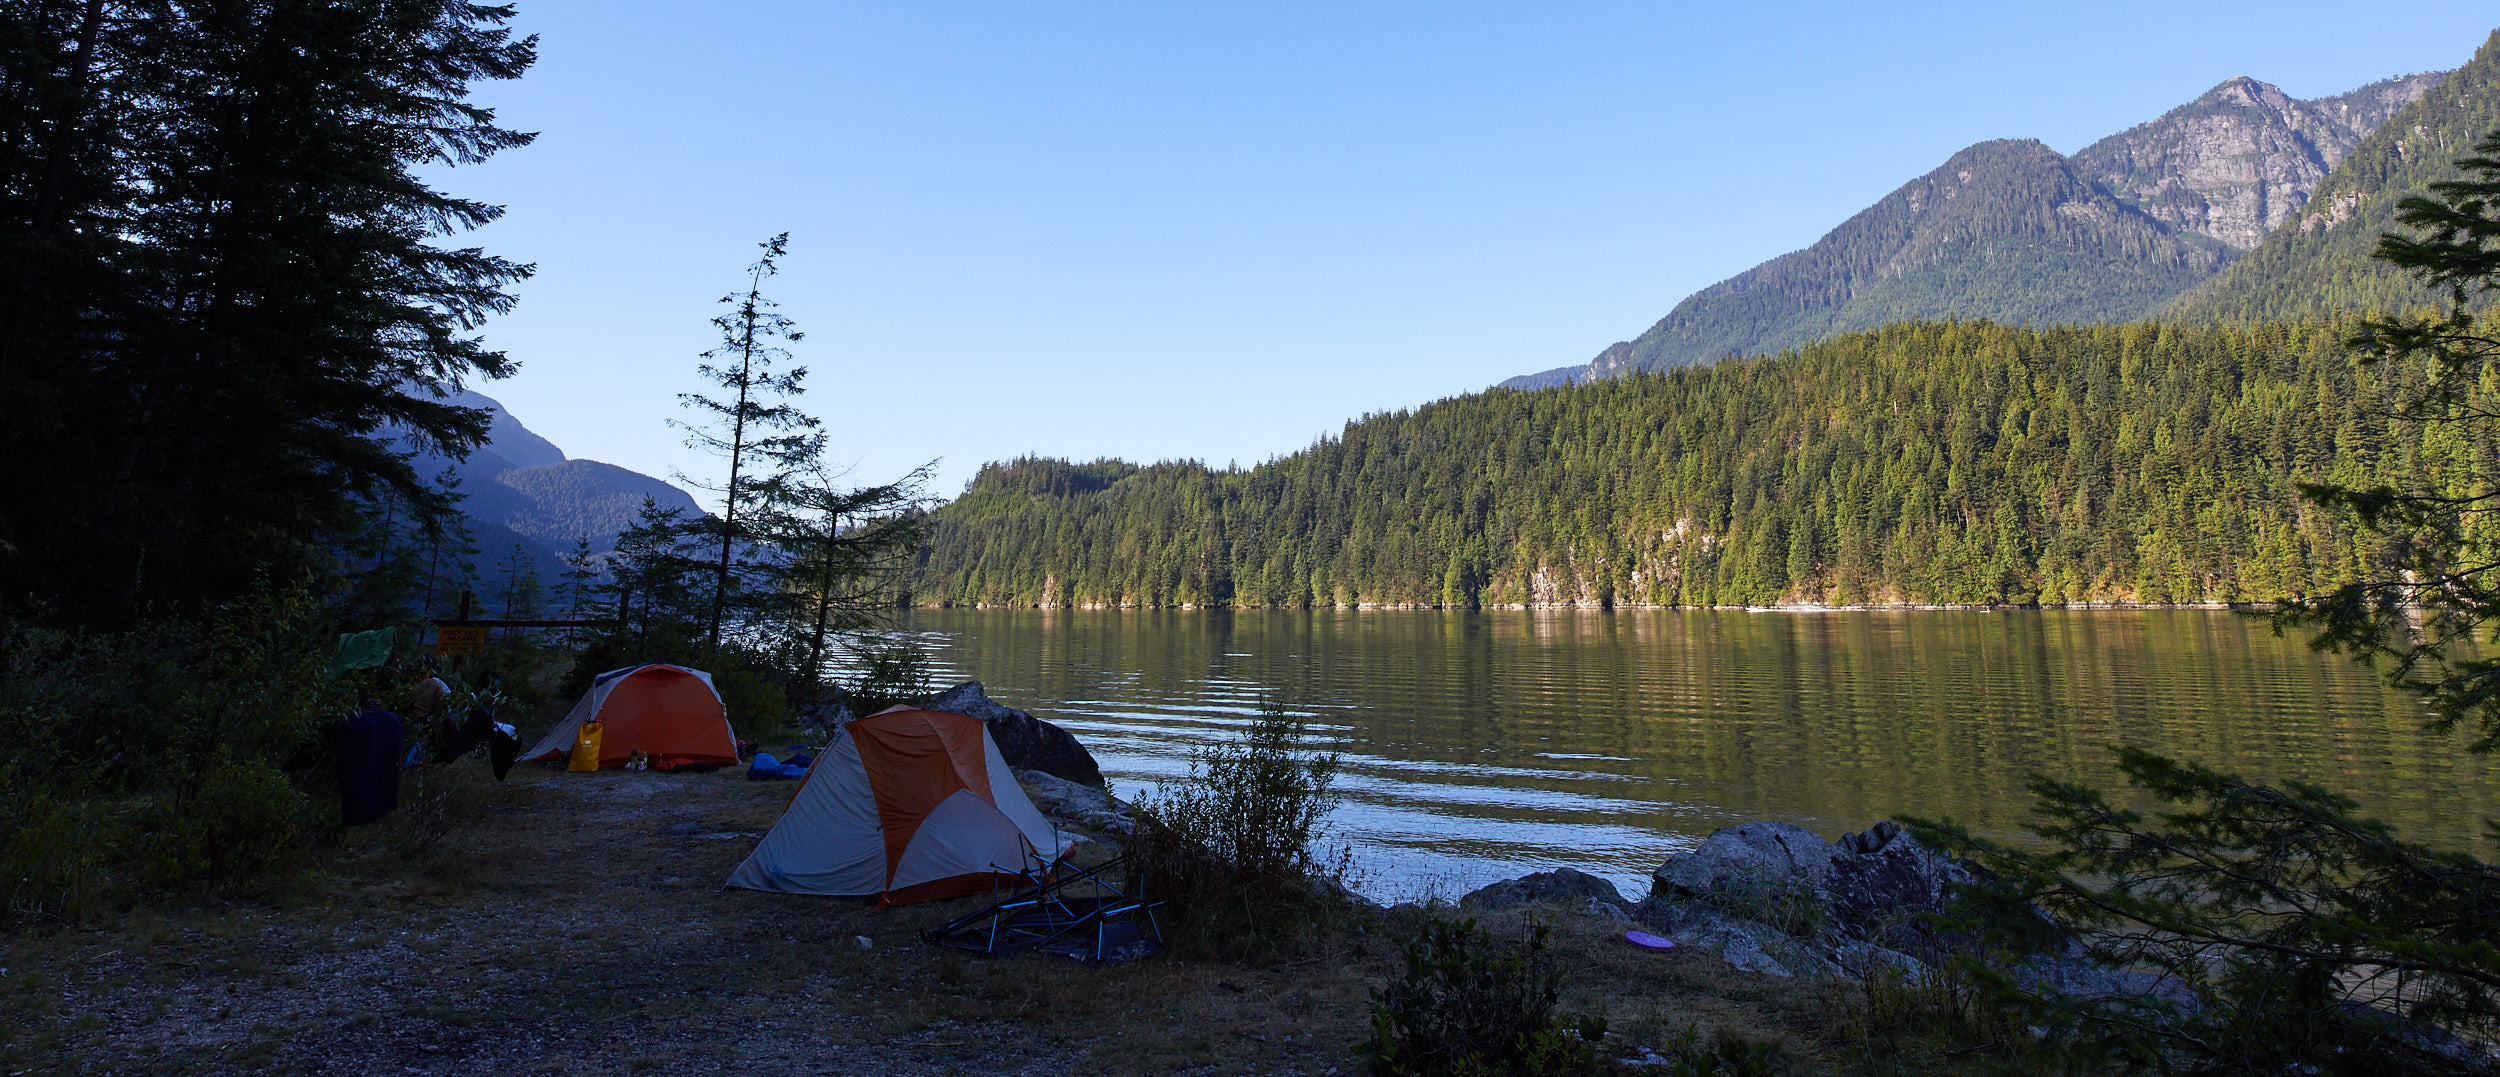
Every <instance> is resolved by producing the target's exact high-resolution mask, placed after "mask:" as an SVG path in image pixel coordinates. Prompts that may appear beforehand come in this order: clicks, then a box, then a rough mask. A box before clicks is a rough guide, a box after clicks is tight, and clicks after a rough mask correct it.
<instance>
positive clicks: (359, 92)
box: [0, 0, 535, 625]
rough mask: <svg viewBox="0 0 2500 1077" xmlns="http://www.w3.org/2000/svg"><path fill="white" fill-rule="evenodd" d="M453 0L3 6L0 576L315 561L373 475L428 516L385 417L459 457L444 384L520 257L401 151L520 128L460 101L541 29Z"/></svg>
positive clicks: (366, 500)
mask: <svg viewBox="0 0 2500 1077" xmlns="http://www.w3.org/2000/svg"><path fill="white" fill-rule="evenodd" d="M511 16H512V10H511V9H510V8H506V7H491V6H482V5H476V4H470V3H461V2H453V0H387V2H375V3H355V4H340V3H329V2H322V0H251V2H246V0H193V2H184V3H173V2H170V0H120V2H114V3H109V4H107V3H100V2H98V0H38V2H32V3H22V4H10V5H6V6H4V7H0V414H5V415H7V416H9V418H10V421H9V422H7V423H4V424H0V470H5V471H6V472H7V473H8V474H9V476H10V481H9V482H7V483H5V484H0V549H6V550H8V551H9V553H8V554H7V555H6V556H5V557H0V593H6V594H9V595H12V596H22V595H27V594H36V595H42V596H45V598H46V600H47V605H48V606H49V607H50V608H51V610H52V612H53V616H55V617H57V618H59V619H61V620H63V621H68V622H73V623H83V624H98V625H101V624H111V623H115V622H121V621H127V620H129V619H131V618H133V617H136V616H142V615H144V614H145V613H146V611H150V610H156V611H164V610H167V609H169V608H170V609H185V608H189V609H196V608H199V607H201V606H203V605H207V604H213V603H216V602H219V601H222V600H224V599H226V598H229V597H232V596H234V595H236V594H239V593H241V592H242V591H243V590H246V589H248V588H249V586H250V585H251V584H250V581H251V580H252V579H253V578H254V577H255V576H256V574H258V573H260V572H262V571H264V570H269V569H276V570H280V571H291V570H292V568H294V567H314V566H319V565H322V564H324V563H325V560H326V558H327V557H328V555H329V553H330V552H331V551H332V550H334V549H335V548H336V547H337V546H338V544H340V543H342V542H343V541H344V540H345V539H346V538H347V537H348V536H350V535H352V534H353V533H354V532H355V531H356V530H357V529H358V527H359V525H360V522H361V521H360V520H359V518H358V517H359V515H360V514H361V513H363V512H365V511H367V510H369V509H370V508H371V507H372V506H373V505H374V504H375V498H376V496H377V495H378V492H379V491H380V490H381V489H384V488H388V489H391V490H394V491H395V492H396V493H397V494H398V495H399V497H400V498H401V499H402V500H403V501H404V502H405V504H406V506H407V507H408V508H409V509H410V510H412V511H414V512H416V513H418V514H419V515H421V516H423V517H426V518H429V519H437V518H440V517H441V516H442V514H443V513H444V512H446V511H447V506H446V505H444V504H443V503H442V502H441V501H440V499H438V498H436V497H434V496H432V495H431V494H430V493H429V492H428V491H427V490H426V489H425V487H424V484H423V483H422V482H421V481H420V480H419V477H418V476H417V475H416V474H414V473H413V472H412V471H411V470H410V468H409V466H408V465H407V463H406V462H405V460H404V459H402V458H401V457H399V456H397V455H395V454H394V453H393V452H391V451H390V449H389V447H387V446H386V445H385V444H383V442H382V440H381V438H380V437H379V434H380V432H381V431H382V430H383V428H384V427H385V425H386V424H387V425H390V426H395V427H397V428H398V429H400V430H403V431H406V432H408V433H410V434H411V435H412V436H413V437H414V438H415V439H416V440H417V441H418V442H420V443H421V444H423V445H426V446H427V447H431V448H436V449H440V450H444V451H447V452H450V453H452V454H454V455H458V454H460V453H463V452H465V451H467V450H468V449H469V448H471V447H473V446H475V445H476V444H478V443H479V442H480V441H481V440H482V439H483V437H484V434H485V417H484V415H483V414H482V413H478V412H474V411H471V410H468V409H462V408H458V407H455V406H452V405H450V404H448V403H445V402H443V401H442V399H441V396H440V395H439V394H441V393H444V392H447V391H448V390H451V389H454V388H457V387H458V386H459V385H460V384H462V383H463V382H464V381H467V380H469V379H473V378H493V377H499V376H502V375H503V374H506V373H508V372H509V371H510V370H511V369H512V365H511V363H510V362H509V361H508V360H507V359H506V358H505V357H504V356H502V355H501V354H499V353H497V352H495V351H493V350H491V349H489V348H487V347H486V346H485V345H484V344H483V343H481V342H480V341H479V340H478V339H477V338H476V336H475V335H474V334H475V331H476V330H477V329H478V328H479V327H480V325H481V323H482V322H483V320H484V319H485V318H487V317H489V316H491V315H493V314H495V313H498V312H500V311H502V310H504V309H506V308H507V307H508V306H509V305H510V304H511V302H512V296H511V294H510V293H509V292H507V291H505V290H504V289H505V288H506V287H507V286H508V285H510V284H511V283H512V282H514V281H516V280H519V279H521V278H522V277H525V276H526V275H527V274H528V272H529V267H527V266H525V265H520V264H516V263H513V262H510V261H507V260H504V259H501V258H497V257H494V256H492V255H489V254H486V253H484V252H481V251H479V250H476V249H473V248H453V247H446V246H438V245H436V242H435V241H436V240H437V239H438V238H439V237H442V236H445V235H449V234H453V233H457V232H461V231H465V230H468V229H472V228H475V227H477V226H480V225H483V224H485V223H487V222H489V221H492V220H494V219H495V218H496V217H497V216H499V215H500V213H501V212H502V211H501V210H500V209H499V208H498V207H495V206H491V205H485V204H481V203H478V202H474V201H470V200H467V199H462V198H459V197H456V196H453V195H450V194H446V193H444V192H441V191H438V190H436V189H434V188H433V187H432V186H430V185H428V184H427V183H426V182H425V181H424V180H422V179H420V178H419V176H418V175H417V171H418V170H419V169H421V168H427V167H430V166H437V165H458V164H469V163H474V162H478V161H482V160H484V159H486V158H487V157H489V156H491V155H492V154H494V153H496V152H499V151H501V150H504V149H509V148H513V147H517V146H521V145H525V144H527V143H528V142H529V141H530V138H531V136H530V135H528V134H524V133H521V132H517V131H513V130H510V129H507V128H504V127H500V126H498V125H497V124H496V123H495V118H494V114H493V113H492V112H491V111H489V110H487V109H483V108H480V107H478V106H477V105H475V104H473V103H471V102H470V101H469V100H468V99H467V96H468V93H469V89H470V87H471V85H472V84H474V83H476V82H479V81H492V80H499V79H510V78H516V77H518V76H519V75H520V74H521V73H522V71H523V70H525V69H526V68H527V67H528V66H529V65H530V63H531V62H532V60H533V59H534V56H535V41H534V39H521V40H514V39H513V38H512V37H511V36H510V32H509V31H508V30H507V29H505V27H504V25H503V24H504V23H505V22H507V21H508V20H509V19H510V18H511Z"/></svg>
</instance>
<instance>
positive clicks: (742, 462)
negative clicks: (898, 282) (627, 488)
mask: <svg viewBox="0 0 2500 1077" xmlns="http://www.w3.org/2000/svg"><path fill="white" fill-rule="evenodd" d="M760 246H761V247H762V249H763V252H764V253H763V256H762V257H760V258H758V259H756V261H755V264H753V265H750V266H748V267H747V287H746V289H745V290H744V291H741V292H733V293H730V294H729V295H725V296H722V297H721V300H720V301H721V303H722V304H723V305H724V306H727V307H729V308H730V309H729V310H728V311H727V312H726V313H723V314H722V315H720V316H719V317H717V318H714V319H712V327H713V328H714V329H717V330H719V331H720V335H721V342H720V344H719V345H718V346H716V347H714V348H713V349H712V350H711V351H708V352H705V353H703V359H704V362H703V363H702V364H701V365H700V366H698V367H697V368H696V371H697V372H698V373H700V374H701V375H702V376H703V378H704V380H706V381H709V382H711V383H713V384H714V385H717V386H719V387H720V388H721V390H722V393H723V396H722V397H721V398H718V399H715V398H713V397H709V396H705V395H703V394H701V393H681V394H679V395H678V398H677V399H678V401H679V402H680V403H682V404H684V405H685V406H686V407H688V408H691V409H693V410H694V411H695V412H697V413H698V414H700V415H701V416H703V418H702V419H701V420H700V421H697V422H691V423H689V422H680V423H677V424H676V425H677V426H678V427H679V428H680V429H683V430H685V431H686V434H687V438H686V444H687V445H688V446H690V447H692V448H696V449H700V450H703V451H705V452H708V453H711V454H713V455H715V456H718V457H720V458H721V459H722V460H723V461H725V462H726V463H727V464H728V466H729V472H728V478H727V479H725V480H723V481H722V482H721V483H719V484H718V485H713V484H709V483H701V482H698V483H696V485H698V486H702V487H703V488H704V489H707V490H710V491H712V492H714V493H718V494H719V495H721V511H720V515H719V516H717V517H714V518H712V519H711V520H707V521H698V522H697V524H698V526H709V527H711V528H713V529H714V530H715V531H716V532H717V534H715V535H714V536H712V537H713V538H714V541H715V547H714V551H713V562H712V593H711V609H710V613H709V615H708V617H707V618H706V622H705V628H704V633H705V637H706V639H707V640H708V642H709V644H710V646H711V649H712V650H713V651H715V652H718V651H719V650H720V646H721V626H722V623H723V619H724V618H725V617H726V616H727V615H728V613H729V610H730V608H731V606H732V605H733V602H734V598H735V595H734V592H735V591H736V590H737V589H738V587H739V585H740V584H741V583H743V582H744V580H742V579H741V578H740V577H741V573H740V571H739V568H740V566H739V565H738V564H737V563H736V562H737V560H738V557H739V550H740V547H741V546H742V545H744V544H746V543H748V542H750V541H752V540H753V539H754V538H755V537H756V536H755V530H754V527H753V522H752V521H753V518H754V517H755V516H756V515H758V514H759V513H760V512H761V511H762V510H763V509H764V508H765V507H766V505H767V503H768V502H769V500H770V498H771V496H772V494H773V492H774V491H775V490H776V489H778V488H779V487H778V486H777V485H776V484H775V483H774V482H773V478H774V476H776V475H778V474H780V473H781V472H782V471H784V470H787V469H788V468H789V467H791V466H792V465H795V464H797V463H799V462H800V461H803V460H807V459H810V458H812V457H813V456H815V454H816V453H817V452H818V451H819V450H821V448H822V447H823V439H822V437H821V436H820V435H817V434H816V433H814V431H815V429H816V427H817V425H818V423H817V421H816V419H815V418H814V417H812V416H809V415H808V414H806V413H805V412H802V411H800V410H799V409H798V408H797V407H796V406H795V405H792V404H791V403H789V402H788V398H791V397H795V396H798V395H799V394H801V393H803V392H805V391H806V390H805V387H804V382H805V380H806V378H807V368H806V367H799V366H794V367H790V368H788V369H786V370H782V371H779V372H776V371H775V370H774V369H773V368H774V366H775V365H776V364H779V363H783V362H786V361H788V360H789V358H790V353H789V351H788V349H785V348H783V347H781V346H780V345H779V344H778V343H776V342H777V341H788V342H790V343H793V344H795V343H798V342H799V341H800V340H802V339H804V338H805V334H803V333H801V332H800V331H799V329H798V327H797V324H796V323H794V322H792V321H791V320H790V318H789V317H788V316H787V315H784V314H782V313H781V312H780V310H779V304H777V303H775V302H774V301H773V300H771V299H769V298H766V297H765V295H764V282H765V281H767V280H770V279H772V277H773V275H774V274H776V273H778V272H779V271H780V261H781V257H782V256H783V255H784V254H786V253H788V252H789V249H790V233H788V232H783V233H781V234H780V235H777V236H774V237H772V238H771V239H768V240H765V241H764V242H763V243H762V244H760Z"/></svg>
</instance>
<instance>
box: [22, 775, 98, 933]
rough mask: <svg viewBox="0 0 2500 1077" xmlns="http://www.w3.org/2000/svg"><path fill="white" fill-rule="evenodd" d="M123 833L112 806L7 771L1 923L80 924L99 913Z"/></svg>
mask: <svg viewBox="0 0 2500 1077" xmlns="http://www.w3.org/2000/svg"><path fill="white" fill-rule="evenodd" d="M121 829H122V828H119V827H117V826H116V825H115V823H114V820H113V818H112V813H111V811H110V809H109V806H108V805H107V804H105V803H104V802H103V801H102V800H100V799H98V798H95V797H91V796H83V795H79V790H78V787H77V786H76V785H75V784H73V783H46V782H41V781H36V780H33V778H32V777H31V776H30V775H27V774H25V773H24V772H23V771H21V770H18V769H17V768H14V767H0V899H5V904H0V917H5V919H6V920H56V919H60V920H75V919H80V918H82V917H85V916H87V915H89V914H90V913H93V912H95V911H97V905H98V904H99V903H100V901H101V900H102V897H103V895H104V893H105V891H106V888H107V886H108V878H107V875H106V870H107V868H108V866H109V864H110V860H111V857H112V855H113V853H114V852H115V851H116V850H118V849H119V848H120V847H121V844H122V839H121V837H120V830H121Z"/></svg>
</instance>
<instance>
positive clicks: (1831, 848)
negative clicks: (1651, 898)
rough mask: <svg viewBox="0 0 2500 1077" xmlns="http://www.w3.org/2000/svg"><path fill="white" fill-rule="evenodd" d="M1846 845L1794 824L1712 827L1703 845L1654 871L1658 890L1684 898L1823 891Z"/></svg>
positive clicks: (1674, 858) (1674, 857) (1817, 892)
mask: <svg viewBox="0 0 2500 1077" xmlns="http://www.w3.org/2000/svg"><path fill="white" fill-rule="evenodd" d="M1839 852H1840V847H1839V846H1837V845H1834V844H1832V843H1831V842H1828V841H1825V840H1823V838H1822V836H1821V835H1818V834H1816V833H1815V832H1813V831H1811V830H1808V829H1806V828H1804V827H1801V826H1796V825H1793V824H1790V823H1774V822H1767V821H1765V822H1754V823H1745V824H1743V825H1741V826H1723V827H1720V828H1719V829H1717V830H1714V831H1711V832H1710V836H1709V837H1708V838H1705V839H1703V840H1702V843H1701V846H1700V847H1699V848H1696V849H1694V850H1693V851H1692V852H1689V853H1682V854H1679V855H1676V856H1671V857H1668V858H1667V862H1666V863H1664V864H1660V865H1658V870H1657V871H1654V872H1651V873H1650V879H1651V880H1652V884H1653V887H1654V889H1653V892H1656V893H1666V894H1672V895H1674V896H1677V897H1683V898H1700V897H1712V896H1719V897H1726V896H1731V895H1737V894H1742V895H1745V896H1748V897H1755V896H1767V895H1775V894H1784V893H1791V892H1798V891H1803V892H1806V893H1812V894H1818V895H1819V894H1822V893H1823V892H1824V885H1825V884H1826V883H1827V882H1828V881H1829V880H1830V879H1831V874H1832V857H1833V856H1835V855H1837V854H1838V853H1839Z"/></svg>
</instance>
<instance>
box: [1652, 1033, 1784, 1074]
mask: <svg viewBox="0 0 2500 1077" xmlns="http://www.w3.org/2000/svg"><path fill="white" fill-rule="evenodd" d="M1662 1053H1663V1054H1664V1055H1665V1056H1666V1062H1667V1065H1666V1068H1665V1069H1663V1070H1656V1071H1653V1072H1655V1073H1657V1074H1658V1077H1771V1073H1772V1069H1773V1067H1774V1065H1775V1064H1776V1062H1777V1060H1778V1058H1779V1053H1780V1045H1779V1044H1778V1043H1775V1042H1759V1041H1754V1040H1748V1039H1745V1038H1744V1037H1742V1036H1736V1035H1732V1034H1730V1033H1728V1032H1727V1031H1725V1030H1721V1031H1720V1032H1719V1034H1718V1035H1715V1036H1712V1037H1711V1038H1710V1042H1708V1043H1703V1042H1702V1039H1701V1026H1699V1025H1687V1026H1685V1028H1684V1031H1683V1032H1682V1033H1681V1034H1679V1035H1677V1036H1676V1038H1675V1039H1674V1040H1673V1041H1670V1042H1669V1043H1668V1044H1667V1049H1666V1050H1665V1051H1664V1052H1662Z"/></svg>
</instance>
